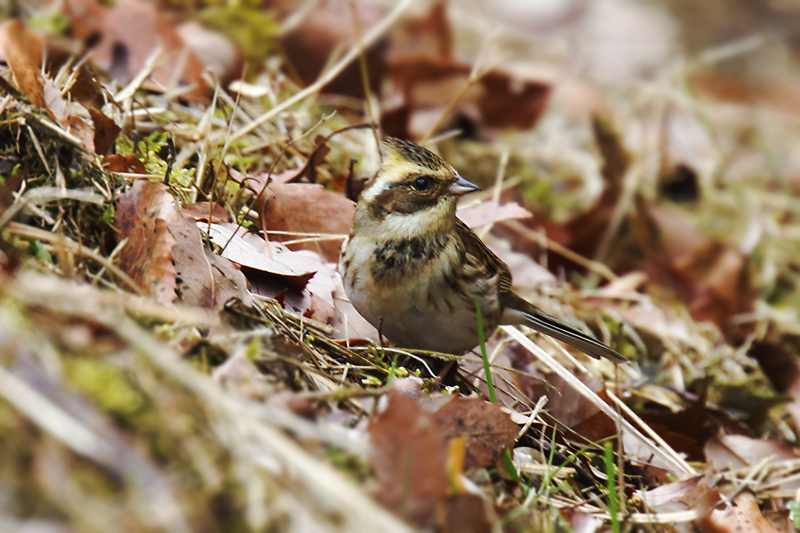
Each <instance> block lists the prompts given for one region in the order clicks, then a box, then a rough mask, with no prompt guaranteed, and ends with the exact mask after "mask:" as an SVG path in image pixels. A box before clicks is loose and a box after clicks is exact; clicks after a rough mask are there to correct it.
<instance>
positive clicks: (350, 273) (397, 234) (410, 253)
mask: <svg viewBox="0 0 800 533" xmlns="http://www.w3.org/2000/svg"><path fill="white" fill-rule="evenodd" d="M382 151H383V161H382V163H381V168H380V171H379V172H378V175H377V176H376V178H375V180H374V182H373V183H372V184H371V185H369V187H368V188H367V189H365V190H364V192H363V193H362V194H361V197H360V198H359V200H358V206H357V207H356V214H355V219H354V222H353V230H352V232H351V233H350V235H349V236H348V238H347V239H346V240H345V242H344V244H343V245H342V253H341V256H340V258H339V272H340V273H341V274H342V278H343V281H344V288H345V292H346V293H347V296H348V297H349V298H350V301H351V302H352V304H353V306H355V308H356V309H357V310H358V312H359V313H361V315H363V316H364V318H366V319H367V321H368V322H369V323H370V324H372V325H373V326H375V327H376V328H378V329H379V330H380V332H381V333H382V334H383V335H384V336H385V337H386V338H388V339H389V340H390V341H392V343H393V344H395V345H396V346H399V347H403V348H416V349H421V350H430V351H436V352H444V353H450V354H462V353H464V352H466V351H467V350H470V349H472V348H474V347H475V346H476V345H477V344H478V342H479V341H478V328H477V315H476V309H475V300H476V298H477V299H478V300H479V301H480V307H481V313H482V317H483V327H484V333H485V335H486V337H487V338H488V336H489V335H491V334H492V333H493V332H494V330H495V329H496V328H497V326H499V325H500V324H515V325H516V324H524V325H526V326H529V327H531V328H533V329H535V330H537V331H540V332H541V333H544V334H546V335H550V336H551V337H553V338H556V339H558V340H560V341H563V342H565V343H567V344H569V345H570V346H573V347H575V348H577V349H578V350H581V351H582V352H584V353H586V354H588V355H590V356H592V357H595V358H598V357H607V358H609V359H611V360H613V361H617V362H622V361H625V359H624V358H623V357H622V356H621V355H620V354H618V353H617V352H615V351H614V350H612V349H611V348H609V347H608V346H606V345H604V344H603V343H601V342H599V341H597V340H595V339H593V338H591V337H589V336H587V335H585V334H583V333H581V332H579V331H577V330H576V329H574V328H572V327H570V326H568V325H567V324H564V323H563V322H561V321H559V320H556V319H555V318H553V317H552V316H550V315H548V314H547V313H544V312H543V311H541V310H540V309H538V308H537V307H535V306H533V305H531V304H530V303H528V302H527V301H525V300H523V299H522V298H520V297H519V296H517V295H516V294H515V293H514V292H512V291H511V272H510V271H509V269H508V266H507V265H506V264H505V263H503V262H502V261H501V260H500V259H499V258H498V257H497V256H496V255H495V254H494V253H492V251H491V250H489V248H487V247H486V245H485V244H484V243H483V242H482V241H481V240H480V238H478V236H477V235H475V234H474V233H473V232H472V230H470V229H469V228H468V227H467V226H466V225H465V224H464V223H463V222H461V221H460V220H459V219H458V218H457V217H456V204H457V202H458V198H459V197H460V196H461V195H463V194H466V193H468V192H472V191H476V190H478V189H479V188H478V186H476V185H474V184H473V183H470V182H469V181H467V180H465V179H464V178H462V177H461V176H459V175H458V173H457V172H456V171H455V170H454V169H453V167H451V166H450V165H448V164H447V163H446V162H445V161H444V160H443V159H442V158H440V157H439V156H438V155H436V154H434V153H433V152H431V151H429V150H426V149H425V148H422V147H420V146H417V145H416V144H413V143H411V142H408V141H402V140H399V139H392V138H390V139H387V140H386V141H384V142H383V145H382Z"/></svg>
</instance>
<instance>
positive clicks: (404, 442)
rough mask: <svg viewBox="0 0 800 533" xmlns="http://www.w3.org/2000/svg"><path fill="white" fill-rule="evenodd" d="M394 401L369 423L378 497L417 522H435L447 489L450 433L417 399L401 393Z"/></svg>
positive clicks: (419, 524) (371, 458) (389, 506)
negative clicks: (446, 468)
mask: <svg viewBox="0 0 800 533" xmlns="http://www.w3.org/2000/svg"><path fill="white" fill-rule="evenodd" d="M388 400H389V403H388V405H387V407H386V410H385V411H383V412H382V413H380V414H379V415H378V416H377V417H376V418H375V420H374V421H373V422H372V423H371V424H370V427H369V435H370V442H371V443H372V454H371V457H370V462H371V463H372V468H373V469H374V471H375V478H376V480H377V483H378V499H379V500H380V501H381V502H382V503H383V504H384V505H385V506H386V507H388V508H389V509H390V510H392V511H394V512H395V513H397V514H398V515H399V516H401V517H402V518H405V519H407V520H408V521H409V522H411V523H412V524H413V525H415V526H417V527H421V526H424V525H430V524H433V523H435V509H436V506H437V504H439V503H440V502H441V501H442V500H443V498H444V497H445V495H446V493H447V474H446V472H445V463H446V461H447V443H446V442H445V437H444V435H443V434H442V431H441V429H440V428H439V427H438V425H437V424H436V423H435V422H434V420H433V418H432V416H431V415H430V414H428V413H427V412H425V411H424V410H423V409H421V408H420V406H419V405H418V404H417V402H416V401H414V400H412V399H411V398H409V397H407V396H404V395H401V394H396V393H395V394H389V395H388Z"/></svg>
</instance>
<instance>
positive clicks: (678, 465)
mask: <svg viewBox="0 0 800 533" xmlns="http://www.w3.org/2000/svg"><path fill="white" fill-rule="evenodd" d="M500 329H502V330H503V331H504V332H505V333H506V334H508V335H509V336H511V337H512V338H513V339H514V340H515V341H517V342H519V343H520V344H521V345H522V346H523V347H525V349H527V350H528V351H529V352H530V353H532V354H533V355H535V356H536V357H537V358H539V360H541V361H542V362H543V363H544V364H546V365H547V366H548V367H550V369H551V370H553V371H554V372H555V373H556V374H558V375H559V376H560V377H561V378H563V379H564V380H565V381H566V382H567V383H569V384H570V385H571V386H572V387H573V388H574V389H575V390H576V391H577V392H579V393H580V394H581V395H583V396H584V397H585V398H586V399H588V400H589V401H591V402H592V403H593V404H594V405H595V406H596V407H597V408H598V409H600V410H601V411H602V412H603V413H605V414H606V415H607V416H608V417H609V418H611V419H612V420H614V421H617V422H618V423H619V424H621V426H622V427H623V428H624V429H625V430H627V431H630V432H631V433H632V434H633V435H634V436H635V437H636V438H637V439H638V440H639V441H640V442H641V443H642V444H644V445H645V446H646V447H647V448H648V449H650V450H651V451H652V452H653V453H654V454H655V455H657V456H659V457H660V458H661V459H662V460H663V461H664V462H665V463H666V464H667V465H669V466H670V468H671V469H670V473H671V474H673V475H674V476H677V477H680V476H682V475H688V474H690V473H691V472H689V471H687V469H686V465H685V463H684V462H682V461H678V460H676V459H675V457H674V456H673V454H671V453H669V452H667V451H665V450H664V449H663V448H662V447H661V446H659V445H658V444H656V443H655V442H653V441H652V440H651V439H649V438H647V437H645V436H644V435H643V434H642V433H641V432H640V431H639V430H638V429H636V428H635V427H633V426H632V425H631V423H630V422H628V421H627V420H625V419H623V418H620V416H619V414H618V413H617V411H616V410H615V409H613V408H611V406H609V405H608V404H607V403H606V402H604V401H603V400H602V399H601V398H600V397H599V396H598V395H597V394H596V393H595V392H594V391H593V390H591V389H590V388H589V387H587V386H586V385H585V384H584V383H583V382H582V381H581V380H579V379H578V378H576V377H575V376H574V375H573V374H572V372H570V371H569V370H567V369H566V368H565V367H564V366H563V365H562V364H561V363H559V362H558V361H556V360H555V359H554V358H553V357H552V356H551V355H550V354H548V353H547V352H545V351H544V350H542V349H541V348H540V347H539V346H537V345H536V344H534V343H533V341H531V340H530V339H529V338H528V337H526V336H525V335H523V334H522V332H521V331H519V330H518V329H517V328H515V327H514V326H500ZM673 453H674V452H673Z"/></svg>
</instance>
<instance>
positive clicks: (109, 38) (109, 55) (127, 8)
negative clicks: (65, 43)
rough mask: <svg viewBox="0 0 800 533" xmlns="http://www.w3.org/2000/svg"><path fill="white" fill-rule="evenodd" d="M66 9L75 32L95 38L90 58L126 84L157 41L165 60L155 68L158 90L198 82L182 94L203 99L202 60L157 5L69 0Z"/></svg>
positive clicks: (90, 39)
mask: <svg viewBox="0 0 800 533" xmlns="http://www.w3.org/2000/svg"><path fill="white" fill-rule="evenodd" d="M64 12H65V14H66V15H67V17H68V18H69V20H70V26H71V30H72V33H73V35H74V36H75V38H77V39H79V40H80V41H82V42H83V43H84V44H90V43H96V45H95V46H94V48H93V49H92V60H93V61H94V62H95V63H97V64H98V65H100V66H102V67H103V68H105V69H106V70H107V71H108V72H110V73H111V74H112V75H113V76H114V77H115V78H116V79H117V80H118V81H119V82H120V83H122V84H123V85H125V84H127V83H128V82H130V81H131V80H132V79H133V77H134V76H135V75H136V74H137V73H139V71H141V70H142V68H144V66H145V64H146V62H147V60H148V58H149V57H150V55H151V54H152V53H153V52H154V51H155V50H156V48H157V47H161V48H162V56H161V59H162V61H161V62H159V66H158V67H157V68H156V69H155V70H154V71H153V73H152V74H151V78H152V80H153V81H154V82H155V83H151V82H147V83H146V85H149V86H150V87H152V88H153V89H155V90H158V89H159V87H162V88H163V87H166V88H171V86H172V84H173V82H174V81H179V82H180V84H181V85H194V86H195V87H196V88H195V89H192V90H190V91H188V92H187V93H184V94H183V95H182V97H183V98H187V99H204V98H206V96H207V91H208V89H207V84H206V82H205V81H204V80H203V77H202V74H203V69H204V66H203V64H202V63H201V62H200V60H199V59H198V58H197V56H196V55H195V53H194V52H193V51H192V50H191V49H190V48H189V47H188V46H187V45H186V44H185V43H184V42H183V39H181V36H180V35H179V33H178V31H177V30H176V29H175V28H174V27H173V25H172V24H171V23H170V21H169V20H167V19H166V18H165V17H164V16H163V15H162V14H161V13H159V12H158V10H157V9H156V7H155V6H153V5H150V4H149V3H147V2H143V1H141V0H119V1H118V2H116V3H114V4H113V7H106V6H105V5H103V4H102V3H100V2H98V1H97V0H66V1H65V2H64Z"/></svg>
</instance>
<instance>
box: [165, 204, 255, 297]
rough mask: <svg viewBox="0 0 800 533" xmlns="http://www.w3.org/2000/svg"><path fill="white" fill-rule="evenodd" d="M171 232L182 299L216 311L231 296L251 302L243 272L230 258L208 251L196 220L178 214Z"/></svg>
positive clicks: (170, 224)
mask: <svg viewBox="0 0 800 533" xmlns="http://www.w3.org/2000/svg"><path fill="white" fill-rule="evenodd" d="M169 232H170V234H171V235H172V236H173V238H174V239H175V247H174V248H173V250H172V252H173V256H174V265H175V271H176V275H177V289H178V294H179V295H180V298H181V300H182V301H184V302H185V303H187V304H189V305H194V306H198V307H202V308H204V309H215V310H221V309H222V308H223V307H224V306H225V303H226V302H227V301H228V300H230V299H232V298H238V299H239V300H241V301H242V302H244V303H245V305H249V304H250V303H251V302H252V298H251V296H250V294H249V293H248V292H247V280H245V278H244V274H242V273H241V271H239V270H237V269H236V268H235V267H234V266H233V265H232V264H231V262H230V261H229V260H227V259H225V258H224V257H220V256H218V255H216V254H215V253H213V252H211V251H208V250H205V247H204V246H203V242H202V240H201V239H200V231H199V230H198V229H197V225H196V224H195V221H194V219H191V218H189V217H186V216H184V215H183V214H181V213H178V216H176V217H175V218H174V219H173V220H172V221H170V223H169Z"/></svg>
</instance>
